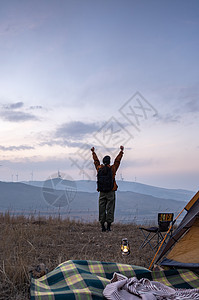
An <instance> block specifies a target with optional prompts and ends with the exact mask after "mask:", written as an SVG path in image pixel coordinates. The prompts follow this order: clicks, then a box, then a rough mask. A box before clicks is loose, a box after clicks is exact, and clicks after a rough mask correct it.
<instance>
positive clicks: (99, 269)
mask: <svg viewBox="0 0 199 300" xmlns="http://www.w3.org/2000/svg"><path fill="white" fill-rule="evenodd" d="M114 273H120V274H123V275H124V276H126V277H128V278H130V277H136V278H137V279H138V280H139V279H141V278H147V279H149V280H153V281H158V282H161V283H163V284H165V285H167V286H169V287H174V288H182V289H184V288H185V289H194V288H199V275H198V274H197V273H195V272H193V271H190V270H169V271H149V270H148V269H146V268H143V267H140V266H135V265H126V264H119V263H111V262H99V261H89V260H87V261H86V260H82V261H81V260H69V261H66V262H64V263H62V264H60V265H59V266H58V267H57V268H56V269H54V270H53V271H51V272H49V273H48V274H46V275H44V276H43V277H41V278H39V279H34V278H32V279H31V287H30V294H31V300H39V299H40V300H50V299H51V300H62V299H70V300H74V299H75V300H76V299H80V300H81V299H88V300H90V299H94V300H98V299H103V290H104V288H105V287H106V285H107V284H108V283H110V281H111V279H112V277H113V274H114Z"/></svg>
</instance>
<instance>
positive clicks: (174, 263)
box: [160, 258, 199, 271]
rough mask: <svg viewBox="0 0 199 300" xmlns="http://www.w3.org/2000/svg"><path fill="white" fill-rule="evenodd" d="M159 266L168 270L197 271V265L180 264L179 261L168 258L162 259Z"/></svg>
mask: <svg viewBox="0 0 199 300" xmlns="http://www.w3.org/2000/svg"><path fill="white" fill-rule="evenodd" d="M160 266H162V267H169V268H185V269H189V270H195V271H196V270H199V263H197V264H196V263H182V262H181V261H176V260H172V259H168V258H164V259H163V260H162V261H161V263H160Z"/></svg>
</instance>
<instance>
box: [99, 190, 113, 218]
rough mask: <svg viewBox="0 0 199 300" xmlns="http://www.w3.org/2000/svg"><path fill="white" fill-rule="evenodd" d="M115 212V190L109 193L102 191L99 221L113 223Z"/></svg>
mask: <svg viewBox="0 0 199 300" xmlns="http://www.w3.org/2000/svg"><path fill="white" fill-rule="evenodd" d="M114 212H115V191H110V192H108V193H104V192H100V194H99V221H100V223H101V224H103V223H104V222H107V223H112V222H113V221H114Z"/></svg>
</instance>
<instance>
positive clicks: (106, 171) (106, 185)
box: [97, 166, 113, 193]
mask: <svg viewBox="0 0 199 300" xmlns="http://www.w3.org/2000/svg"><path fill="white" fill-rule="evenodd" d="M112 189H113V176H112V170H111V168H110V167H108V166H103V167H101V168H100V169H99V170H98V173H97V190H98V191H99V192H104V193H108V192H110V191H112Z"/></svg>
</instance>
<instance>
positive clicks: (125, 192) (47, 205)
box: [0, 178, 195, 224]
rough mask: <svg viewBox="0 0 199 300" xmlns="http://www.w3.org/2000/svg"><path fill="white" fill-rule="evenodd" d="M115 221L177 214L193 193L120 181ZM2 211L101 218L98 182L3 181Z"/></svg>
mask: <svg viewBox="0 0 199 300" xmlns="http://www.w3.org/2000/svg"><path fill="white" fill-rule="evenodd" d="M117 183H118V186H119V190H118V191H117V196H116V214H115V219H116V220H117V221H119V222H122V223H128V222H136V223H140V224H143V223H147V222H151V220H154V219H155V220H156V219H157V213H158V212H174V214H177V213H178V212H179V211H181V210H182V208H183V207H184V206H185V204H186V203H187V202H188V201H189V200H190V199H191V198H192V197H193V195H194V194H195V192H194V191H188V190H183V189H166V188H160V187H155V186H150V185H145V184H141V183H138V182H128V181H118V182H117ZM0 191H1V193H0V211H1V212H6V211H9V212H10V213H13V214H24V215H34V214H36V215H38V214H40V215H54V216H57V215H61V216H62V217H68V218H71V219H76V220H81V221H93V220H97V219H98V193H97V191H96V182H95V181H86V180H77V181H70V180H64V179H62V178H53V179H49V180H46V181H29V182H0Z"/></svg>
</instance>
